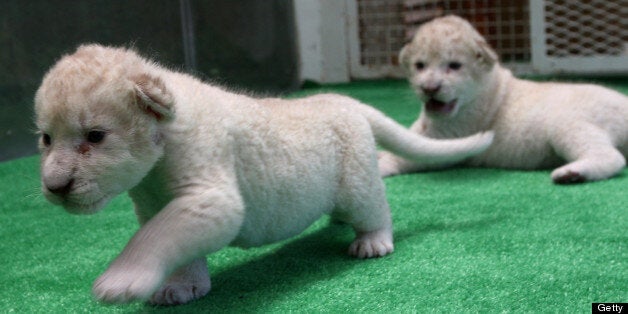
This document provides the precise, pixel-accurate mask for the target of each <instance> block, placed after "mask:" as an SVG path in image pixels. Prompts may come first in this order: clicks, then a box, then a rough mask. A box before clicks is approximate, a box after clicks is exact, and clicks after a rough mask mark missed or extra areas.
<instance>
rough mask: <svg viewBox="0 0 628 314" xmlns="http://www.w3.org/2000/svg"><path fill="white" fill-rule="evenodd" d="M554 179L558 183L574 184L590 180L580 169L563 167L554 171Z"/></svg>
mask: <svg viewBox="0 0 628 314" xmlns="http://www.w3.org/2000/svg"><path fill="white" fill-rule="evenodd" d="M552 181H554V183H556V184H573V183H583V182H586V181H588V180H587V178H586V177H585V176H584V175H582V174H581V173H580V172H579V171H576V170H573V169H569V168H565V167H561V168H558V169H556V170H554V171H553V172H552Z"/></svg>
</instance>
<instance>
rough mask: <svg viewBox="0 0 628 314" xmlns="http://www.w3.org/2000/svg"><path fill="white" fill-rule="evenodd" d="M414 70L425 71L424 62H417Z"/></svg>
mask: <svg viewBox="0 0 628 314" xmlns="http://www.w3.org/2000/svg"><path fill="white" fill-rule="evenodd" d="M414 68H415V69H417V70H419V71H421V70H423V69H425V63H423V62H421V61H417V62H416V63H415V64H414Z"/></svg>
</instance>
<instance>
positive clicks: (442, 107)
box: [425, 98, 458, 115]
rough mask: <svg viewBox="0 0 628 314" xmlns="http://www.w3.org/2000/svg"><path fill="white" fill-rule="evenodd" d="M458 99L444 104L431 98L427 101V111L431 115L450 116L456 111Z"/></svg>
mask: <svg viewBox="0 0 628 314" xmlns="http://www.w3.org/2000/svg"><path fill="white" fill-rule="evenodd" d="M457 102H458V99H454V100H452V101H449V102H444V101H440V100H436V99H434V98H429V99H428V100H426V101H425V110H426V111H428V112H430V113H436V114H444V115H446V114H450V113H452V112H453V111H454V110H455V109H456V103H457Z"/></svg>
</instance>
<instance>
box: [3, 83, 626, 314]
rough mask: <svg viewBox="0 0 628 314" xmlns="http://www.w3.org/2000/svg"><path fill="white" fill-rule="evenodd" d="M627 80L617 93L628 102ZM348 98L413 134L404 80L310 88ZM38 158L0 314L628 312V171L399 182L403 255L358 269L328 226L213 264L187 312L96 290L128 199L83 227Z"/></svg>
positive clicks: (395, 186) (17, 189)
mask: <svg viewBox="0 0 628 314" xmlns="http://www.w3.org/2000/svg"><path fill="white" fill-rule="evenodd" d="M625 83H626V82H611V83H609V84H610V86H611V87H614V88H617V89H620V90H621V91H622V92H624V93H628V89H627V88H626V87H627V86H628V84H625ZM324 91H326V92H340V93H344V94H348V95H351V96H354V97H356V98H358V99H361V100H363V101H364V102H367V103H369V104H372V105H374V106H376V107H379V108H380V109H382V110H383V111H384V112H386V113H387V114H389V115H390V116H392V117H394V118H395V119H397V120H398V121H400V122H402V123H403V124H405V125H409V124H410V123H412V121H414V120H415V118H416V117H417V111H418V104H417V101H416V100H415V97H414V96H413V94H412V92H411V91H410V89H409V88H408V86H407V84H406V83H405V82H402V81H375V82H356V83H351V84H344V85H327V86H322V87H309V88H307V89H306V90H304V91H302V92H299V93H297V94H294V95H304V94H310V93H314V92H324ZM38 180H39V174H38V164H37V157H36V156H35V157H29V158H22V159H18V160H13V161H10V162H5V163H0V223H1V227H0V265H1V267H2V268H1V272H0V287H1V288H2V294H0V312H2V313H7V312H8V313H11V312H19V313H36V312H46V313H82V312H87V313H108V312H124V313H127V312H131V313H132V312H153V311H154V312H164V313H169V312H180V313H194V312H199V313H200V312H232V313H246V312H263V313H266V312H280V313H281V312H289V311H293V312H386V313H396V312H424V311H425V310H427V311H438V312H503V311H506V312H509V311H512V312H582V313H588V312H590V311H591V303H592V302H622V301H623V302H627V301H628V235H627V233H626V230H628V193H627V189H626V188H627V186H628V172H627V171H626V170H624V171H623V173H622V174H621V175H620V176H619V177H616V178H613V179H611V180H607V181H602V182H596V183H590V184H582V185H573V186H557V185H554V184H552V183H551V180H550V178H549V171H533V172H520V171H504V170H495V169H454V170H446V171H439V172H430V173H421V174H413V175H405V176H399V177H394V178H389V179H386V180H385V182H386V186H387V192H388V198H389V200H390V205H391V208H392V212H393V219H394V224H395V244H396V247H395V252H394V253H393V254H392V255H389V256H386V257H384V258H380V259H371V260H356V259H352V258H349V257H348V256H347V255H346V254H345V252H346V249H347V246H348V245H349V243H350V242H351V239H352V237H353V234H352V231H351V230H350V227H349V226H346V225H339V224H333V223H330V222H329V219H328V218H323V219H321V220H320V221H318V222H317V223H316V224H315V225H314V226H312V227H311V228H309V229H308V230H307V231H306V232H305V233H304V234H302V235H301V236H298V237H296V238H294V239H290V240H287V241H284V242H282V243H278V244H275V245H270V246H264V247H261V248H255V249H249V250H243V249H239V248H226V249H223V250H221V251H220V252H218V253H216V254H213V255H210V256H209V257H208V261H209V267H210V271H211V273H212V284H213V288H212V291H211V292H210V294H209V295H208V296H207V297H205V298H203V299H201V300H199V301H196V302H193V303H191V304H188V305H184V306H179V307H172V308H154V307H151V306H147V305H144V304H131V305H124V306H105V305H101V304H99V303H97V302H95V301H93V300H92V298H91V294H90V289H91V285H92V281H93V280H94V279H95V278H96V277H97V276H98V275H99V274H100V273H101V272H102V271H103V270H104V269H105V268H106V266H107V264H108V263H109V261H110V260H111V259H113V258H114V257H115V256H116V254H118V253H119V252H120V251H121V249H122V247H123V246H124V245H125V243H126V242H127V240H128V239H129V238H130V237H131V235H132V234H133V233H134V232H135V231H136V230H137V228H138V226H137V223H136V222H135V219H134V214H133V211H132V208H131V207H132V206H131V201H130V199H129V198H128V196H126V195H122V196H120V197H118V198H116V199H114V200H113V201H112V202H111V203H110V205H108V206H107V208H105V209H104V210H103V211H102V212H100V213H98V214H96V215H92V216H72V215H70V214H67V213H65V212H64V211H63V210H62V209H61V208H56V207H53V206H51V205H49V204H48V203H46V201H45V200H44V199H43V197H42V196H41V195H40V193H39V181H38Z"/></svg>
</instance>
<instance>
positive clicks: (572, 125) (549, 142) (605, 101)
mask: <svg viewBox="0 0 628 314" xmlns="http://www.w3.org/2000/svg"><path fill="white" fill-rule="evenodd" d="M399 58H400V60H401V62H402V64H403V66H404V68H406V70H407V74H408V79H409V81H410V84H411V85H412V87H413V88H414V90H415V91H416V93H417V94H418V95H419V98H421V100H423V102H424V105H423V110H422V112H421V116H420V117H419V119H418V120H417V121H416V122H415V123H414V125H412V127H411V129H412V130H413V131H414V132H416V133H418V134H423V135H426V136H429V137H432V138H456V137H461V136H466V135H469V134H473V133H476V132H479V131H482V130H493V131H495V140H494V142H493V144H492V145H491V147H490V148H489V149H488V150H487V151H486V152H484V153H483V154H480V155H478V156H476V157H473V158H471V159H469V160H468V162H467V164H468V165H474V166H486V167H500V168H512V169H542V168H549V167H557V166H560V165H562V164H564V163H565V161H567V164H566V165H563V166H562V167H559V168H557V169H555V170H554V171H553V172H552V179H553V180H554V182H556V183H573V182H582V181H592V180H601V179H606V178H609V177H611V176H613V175H616V174H617V173H619V172H621V171H622V169H623V168H624V166H625V164H626V159H625V157H626V155H627V154H628V97H626V96H624V95H622V94H620V93H618V92H615V91H612V90H610V89H607V88H604V87H600V86H595V85H583V84H559V83H536V82H530V81H525V80H520V79H517V78H515V77H513V76H512V74H511V72H510V71H508V70H507V69H505V68H503V67H501V66H500V64H499V63H498V60H497V56H496V54H495V52H493V50H491V48H490V47H489V46H488V44H487V43H486V41H485V40H484V38H482V36H481V35H480V34H479V33H478V32H477V31H476V30H475V29H473V27H472V26H471V25H470V24H469V23H468V22H467V21H465V20H463V19H461V18H459V17H456V16H447V17H443V18H439V19H435V20H433V21H431V22H428V23H426V24H424V25H422V26H421V27H420V28H419V30H418V31H417V33H416V34H415V36H414V38H413V40H412V41H411V42H410V43H409V44H408V45H406V46H405V47H404V48H403V49H402V50H401V53H400V56H399ZM440 166H443V165H440ZM379 167H380V172H381V174H382V175H383V176H389V175H394V174H400V173H407V172H413V171H419V170H424V169H429V168H433V166H432V165H427V164H425V163H417V162H414V161H409V160H405V159H402V158H399V157H396V156H394V155H392V154H389V153H382V154H381V156H380V160H379Z"/></svg>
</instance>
